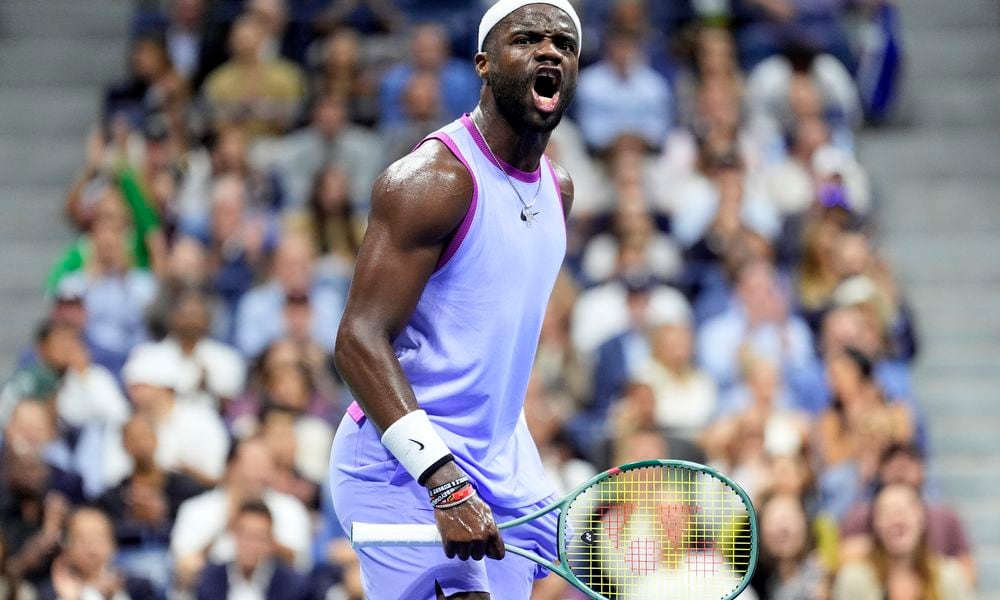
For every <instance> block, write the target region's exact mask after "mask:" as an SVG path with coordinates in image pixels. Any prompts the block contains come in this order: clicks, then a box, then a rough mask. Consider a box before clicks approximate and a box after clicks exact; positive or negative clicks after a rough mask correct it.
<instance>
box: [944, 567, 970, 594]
mask: <svg viewBox="0 0 1000 600" xmlns="http://www.w3.org/2000/svg"><path fill="white" fill-rule="evenodd" d="M938 587H939V590H938V592H939V593H940V594H941V595H942V596H944V597H945V598H965V597H968V595H969V594H970V592H971V590H970V587H971V586H970V585H969V580H968V577H967V576H966V573H965V570H964V569H963V568H962V565H961V563H959V562H958V561H957V560H955V559H952V558H942V559H941V560H940V562H938Z"/></svg>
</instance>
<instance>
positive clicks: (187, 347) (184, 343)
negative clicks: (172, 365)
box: [177, 336, 201, 355]
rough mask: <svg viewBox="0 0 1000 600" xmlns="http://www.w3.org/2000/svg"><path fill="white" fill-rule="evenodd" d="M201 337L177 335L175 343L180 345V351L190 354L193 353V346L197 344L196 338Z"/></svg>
mask: <svg viewBox="0 0 1000 600" xmlns="http://www.w3.org/2000/svg"><path fill="white" fill-rule="evenodd" d="M200 339H201V338H191V337H179V336H178V337H177V345H179V346H180V347H181V352H183V353H184V354H187V355H190V354H193V353H194V349H195V347H196V346H197V345H198V340H200Z"/></svg>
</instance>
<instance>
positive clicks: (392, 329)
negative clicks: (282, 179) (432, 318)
mask: <svg viewBox="0 0 1000 600" xmlns="http://www.w3.org/2000/svg"><path fill="white" fill-rule="evenodd" d="M442 243H443V242H442ZM442 243H426V242H425V243H420V242H417V241H414V240H408V239H406V236H405V234H403V233H402V232H399V231H395V230H394V228H393V227H392V226H391V225H390V224H389V223H386V222H383V221H380V220H379V219H377V218H373V220H372V222H371V223H370V224H369V227H368V231H367V232H366V233H365V237H364V241H363V242H362V244H361V251H360V253H359V254H358V260H357V263H356V267H355V272H354V279H353V280H352V283H351V291H350V295H349V296H348V301H347V307H346V309H345V312H344V321H345V323H348V324H350V323H351V322H353V321H363V322H365V323H366V324H367V325H368V326H369V327H374V328H376V329H377V330H381V333H384V334H386V335H388V336H389V337H390V338H392V337H395V336H396V335H398V334H399V332H400V331H402V329H403V327H404V326H405V325H406V322H407V320H408V319H409V316H410V315H411V314H412V312H413V310H414V309H415V307H416V304H417V301H418V300H419V298H420V294H421V292H422V291H423V288H424V286H425V285H426V283H427V281H428V279H430V276H431V275H432V274H433V272H434V267H435V266H436V265H437V261H438V258H439V257H440V255H441V247H442Z"/></svg>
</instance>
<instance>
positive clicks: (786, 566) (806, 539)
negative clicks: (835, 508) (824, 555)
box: [751, 493, 826, 600]
mask: <svg viewBox="0 0 1000 600" xmlns="http://www.w3.org/2000/svg"><path fill="white" fill-rule="evenodd" d="M758 514H759V515H760V545H761V551H760V558H759V562H758V564H757V570H756V571H754V576H753V579H752V580H751V585H752V586H753V589H754V591H755V592H756V593H757V595H758V596H759V597H760V598H763V599H765V600H768V599H771V598H774V599H776V600H806V599H808V598H822V597H824V596H825V593H826V573H825V572H824V569H823V565H822V564H821V563H820V561H819V559H818V557H817V555H816V550H815V545H814V543H813V540H812V535H811V534H810V531H809V521H808V518H807V516H806V511H805V507H804V506H803V505H802V500H800V499H799V498H798V497H796V496H793V495H790V494H780V493H779V494H775V495H773V496H770V497H768V498H766V499H764V500H762V501H761V502H760V503H759V508H758Z"/></svg>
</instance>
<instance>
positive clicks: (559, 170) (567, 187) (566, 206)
mask: <svg viewBox="0 0 1000 600" xmlns="http://www.w3.org/2000/svg"><path fill="white" fill-rule="evenodd" d="M547 160H548V161H549V164H550V165H552V172H553V173H555V175H556V181H557V182H558V183H559V194H560V196H561V197H562V203H563V213H564V214H565V216H567V217H569V212H570V209H572V208H573V197H574V196H575V193H576V190H575V189H574V187H573V178H572V177H570V175H569V171H567V170H566V169H564V168H563V167H562V165H560V164H559V163H557V162H556V161H554V160H552V159H547Z"/></svg>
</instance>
